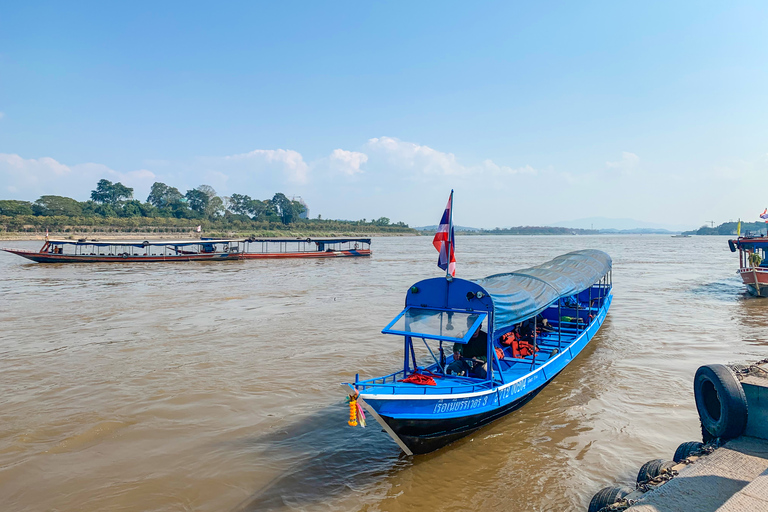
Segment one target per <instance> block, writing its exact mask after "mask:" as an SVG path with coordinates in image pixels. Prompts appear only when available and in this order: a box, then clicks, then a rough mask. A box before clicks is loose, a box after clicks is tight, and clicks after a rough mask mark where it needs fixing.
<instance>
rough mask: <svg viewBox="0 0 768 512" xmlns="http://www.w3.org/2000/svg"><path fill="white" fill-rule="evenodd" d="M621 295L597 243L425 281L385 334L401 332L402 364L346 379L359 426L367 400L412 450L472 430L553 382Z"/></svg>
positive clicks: (373, 412) (389, 429)
mask: <svg viewBox="0 0 768 512" xmlns="http://www.w3.org/2000/svg"><path fill="white" fill-rule="evenodd" d="M612 298H613V295H612V262H611V257H610V256H609V255H608V254H606V253H604V252H602V251H597V250H581V251H575V252H570V253H567V254H563V255H561V256H558V257H556V258H555V259H553V260H551V261H549V262H547V263H544V264H542V265H538V266H535V267H531V268H526V269H522V270H517V271H515V272H509V273H504V274H496V275H492V276H489V277H486V278H483V279H477V280H465V279H458V278H453V277H451V276H450V275H447V276H446V277H440V278H433V279H426V280H423V281H419V282H417V283H416V284H414V285H413V286H411V287H410V288H409V289H408V291H407V293H406V298H405V309H404V310H403V311H402V312H401V313H400V314H398V315H397V316H396V317H395V318H394V319H393V320H392V321H391V322H390V323H389V325H387V326H386V327H385V328H384V329H383V330H382V331H381V332H382V333H384V334H390V335H395V336H398V337H402V339H403V355H404V357H403V367H402V369H400V370H398V371H396V372H393V373H390V374H388V375H384V376H382V377H375V378H371V379H367V380H360V378H359V376H356V377H355V381H354V382H349V383H344V384H345V385H347V386H349V388H350V389H351V391H352V393H351V394H350V401H351V403H352V406H351V416H350V424H351V425H354V424H356V423H357V421H356V418H357V417H361V416H362V414H363V413H362V411H360V412H357V407H358V406H362V407H361V409H362V408H364V409H365V410H366V411H368V413H369V414H370V415H371V416H373V417H374V418H375V419H376V420H377V421H378V422H379V423H380V424H381V426H382V427H383V428H384V430H385V431H386V432H387V433H388V434H389V435H390V436H391V437H392V439H393V440H394V441H395V442H396V443H397V444H398V445H399V446H400V448H401V449H402V450H403V451H404V452H405V453H406V454H407V455H412V454H421V453H427V452H431V451H433V450H436V449H438V448H441V447H443V446H445V445H446V444H448V443H450V442H452V441H454V440H456V439H459V438H461V437H463V436H466V435H468V434H470V433H472V432H474V431H476V430H477V429H479V428H481V427H482V426H484V425H486V424H488V423H490V422H492V421H494V420H496V419H498V418H500V417H502V416H504V415H506V414H508V413H510V412H512V411H514V410H516V409H518V408H520V407H522V406H523V405H525V404H526V403H527V402H528V401H530V400H531V399H532V398H533V397H535V396H536V394H537V393H539V392H540V391H541V390H542V389H543V388H544V386H546V385H547V384H548V383H549V382H551V381H552V379H554V378H555V377H556V376H557V375H558V374H559V373H560V372H561V371H562V370H563V368H565V366H566V365H567V364H568V363H570V362H571V361H572V360H573V359H574V358H576V356H578V354H579V353H580V352H581V351H582V350H584V347H586V346H587V344H588V343H589V342H590V340H591V339H592V338H593V337H594V336H595V334H596V333H597V332H598V330H599V329H600V326H601V325H602V324H603V321H604V320H605V317H606V315H607V313H608V308H609V307H610V305H611V300H612ZM417 350H418V351H419V352H418V353H417ZM361 419H362V418H361Z"/></svg>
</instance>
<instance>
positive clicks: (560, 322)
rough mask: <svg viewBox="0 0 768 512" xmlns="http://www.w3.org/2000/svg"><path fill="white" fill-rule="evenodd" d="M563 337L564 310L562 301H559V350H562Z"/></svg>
mask: <svg viewBox="0 0 768 512" xmlns="http://www.w3.org/2000/svg"><path fill="white" fill-rule="evenodd" d="M562 335H563V310H562V299H557V350H562V348H561V347H560V342H561V340H562Z"/></svg>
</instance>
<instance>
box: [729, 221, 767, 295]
mask: <svg viewBox="0 0 768 512" xmlns="http://www.w3.org/2000/svg"><path fill="white" fill-rule="evenodd" d="M728 247H729V248H730V249H731V252H736V251H739V270H738V271H737V273H738V274H739V275H740V276H741V280H742V282H743V283H744V284H745V285H746V286H747V291H748V292H749V293H750V294H752V295H755V296H757V297H768V260H766V250H768V236H754V235H751V234H749V233H747V234H746V235H744V236H740V237H738V238H736V239H735V240H728Z"/></svg>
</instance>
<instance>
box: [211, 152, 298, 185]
mask: <svg viewBox="0 0 768 512" xmlns="http://www.w3.org/2000/svg"><path fill="white" fill-rule="evenodd" d="M224 159H225V160H228V161H246V162H248V161H253V162H258V163H267V164H278V165H279V166H280V167H281V168H282V169H281V170H282V171H283V172H284V173H285V175H286V176H287V177H288V180H289V181H291V182H293V183H297V184H300V185H301V184H304V183H306V182H307V181H308V179H309V176H308V175H309V166H308V165H307V163H306V162H304V157H302V156H301V153H299V152H298V151H294V150H292V149H255V150H253V151H251V152H249V153H241V154H238V155H231V156H227V157H224Z"/></svg>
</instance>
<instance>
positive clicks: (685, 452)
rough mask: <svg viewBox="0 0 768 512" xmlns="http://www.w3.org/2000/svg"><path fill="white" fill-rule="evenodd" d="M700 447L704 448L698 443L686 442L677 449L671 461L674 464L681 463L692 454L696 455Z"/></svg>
mask: <svg viewBox="0 0 768 512" xmlns="http://www.w3.org/2000/svg"><path fill="white" fill-rule="evenodd" d="M702 446H704V444H703V443H700V442H698V441H686V442H685V443H682V444H681V445H680V446H678V447H677V450H675V455H674V456H673V457H672V460H674V461H675V462H683V461H684V460H685V459H687V458H688V457H690V456H691V455H693V454H694V453H698V452H699V450H701V447H702Z"/></svg>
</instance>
